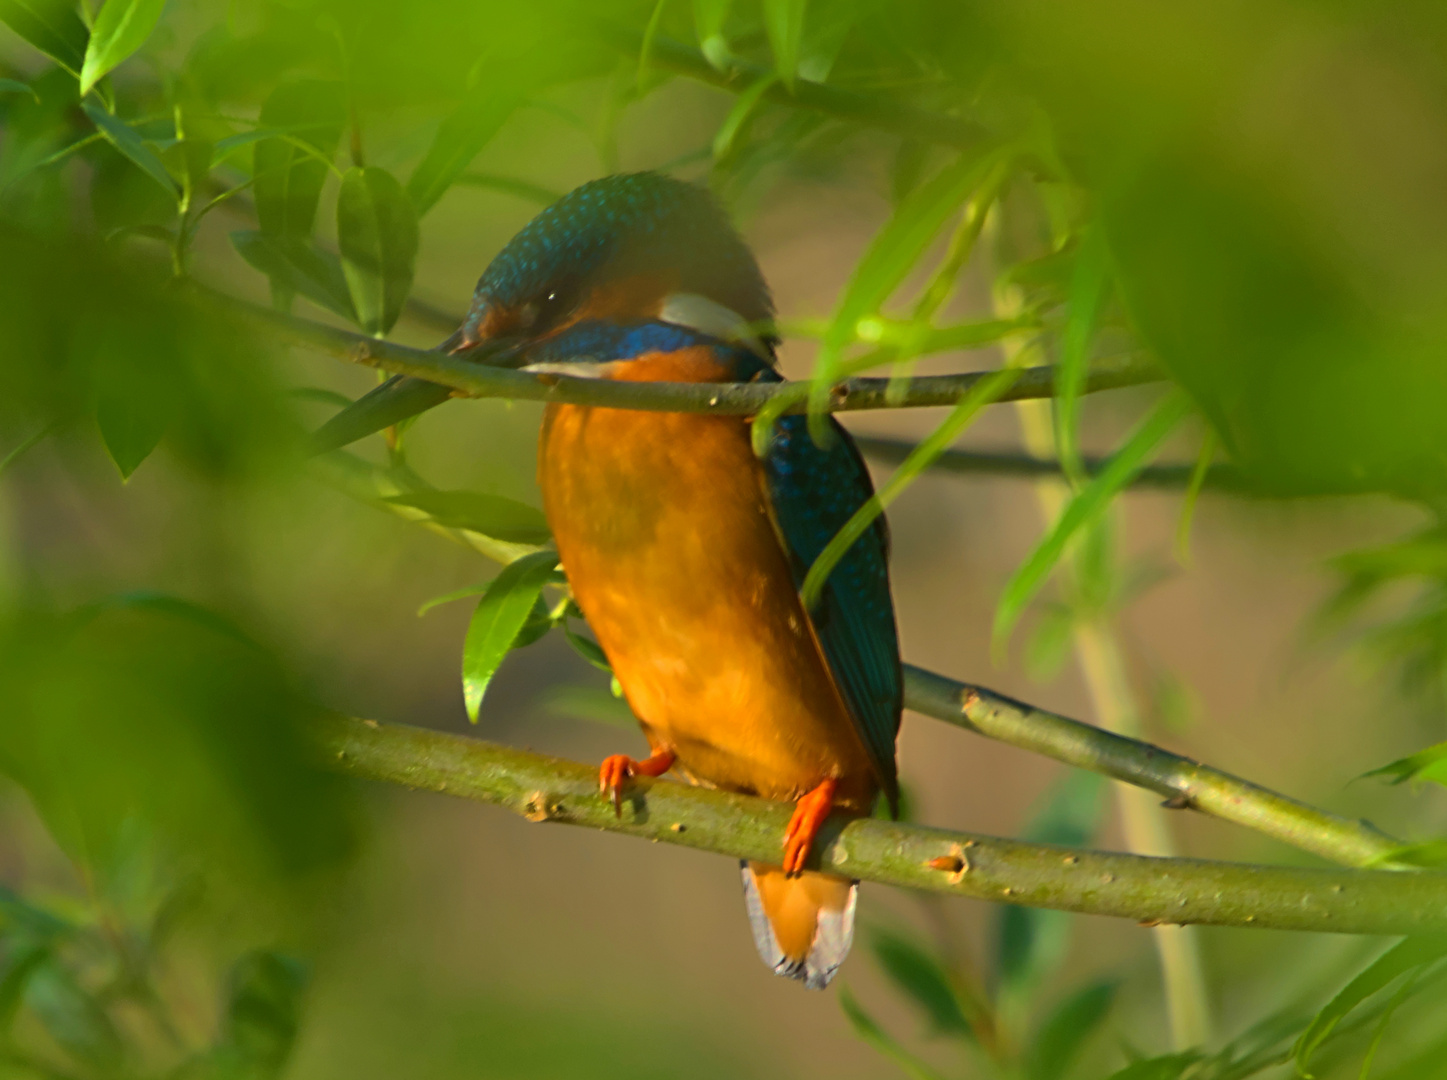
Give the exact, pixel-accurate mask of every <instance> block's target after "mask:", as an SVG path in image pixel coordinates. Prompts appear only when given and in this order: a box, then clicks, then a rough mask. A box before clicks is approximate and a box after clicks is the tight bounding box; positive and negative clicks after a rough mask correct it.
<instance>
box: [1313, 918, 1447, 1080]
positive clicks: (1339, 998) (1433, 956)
mask: <svg viewBox="0 0 1447 1080" xmlns="http://www.w3.org/2000/svg"><path fill="white" fill-rule="evenodd" d="M1444 956H1447V935H1442V934H1430V935H1421V936H1418V937H1409V938H1404V939H1403V940H1401V941H1399V942H1398V943H1397V944H1396V945H1393V946H1392V947H1391V948H1390V949H1388V950H1387V951H1386V952H1384V953H1383V954H1382V955H1381V956H1379V957H1377V958H1376V960H1374V961H1372V963H1371V964H1370V965H1368V966H1367V968H1366V969H1365V970H1364V971H1362V972H1361V973H1360V974H1359V975H1357V977H1356V978H1354V979H1352V981H1351V982H1349V983H1347V984H1346V986H1344V987H1342V988H1341V990H1339V991H1338V992H1337V994H1336V996H1335V997H1333V998H1332V999H1331V1000H1330V1001H1328V1002H1327V1003H1326V1005H1324V1006H1323V1007H1322V1009H1321V1011H1320V1012H1318V1013H1317V1014H1316V1016H1315V1017H1313V1018H1312V1021H1311V1023H1310V1024H1309V1025H1307V1028H1306V1030H1305V1031H1303V1032H1302V1033H1301V1036H1300V1038H1298V1039H1297V1040H1296V1045H1295V1046H1294V1047H1292V1050H1291V1056H1292V1060H1293V1061H1295V1062H1296V1071H1297V1073H1298V1074H1299V1075H1300V1076H1304V1077H1309V1076H1310V1075H1311V1073H1310V1072H1308V1071H1307V1066H1308V1065H1310V1063H1311V1057H1312V1055H1313V1054H1314V1053H1316V1051H1317V1050H1318V1049H1320V1048H1321V1045H1322V1044H1323V1043H1324V1042H1326V1041H1327V1040H1328V1039H1329V1038H1331V1035H1332V1032H1333V1031H1334V1030H1335V1029H1336V1027H1337V1025H1338V1024H1340V1023H1341V1021H1342V1020H1343V1019H1344V1018H1345V1017H1346V1016H1347V1014H1348V1013H1350V1012H1351V1011H1352V1010H1353V1009H1355V1008H1356V1007H1357V1006H1358V1005H1360V1004H1361V1003H1362V1002H1363V1001H1365V1000H1366V999H1367V998H1369V997H1371V996H1373V995H1374V994H1376V993H1377V992H1378V991H1380V990H1382V989H1384V988H1385V987H1387V986H1388V985H1389V984H1391V983H1392V982H1393V981H1394V980H1396V979H1398V978H1400V977H1401V976H1403V975H1405V974H1407V973H1408V972H1410V971H1415V970H1417V969H1418V968H1421V967H1423V966H1425V965H1427V964H1430V963H1433V962H1434V961H1436V960H1440V959H1441V958H1442V957H1444Z"/></svg>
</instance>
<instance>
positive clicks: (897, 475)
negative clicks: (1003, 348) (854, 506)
mask: <svg viewBox="0 0 1447 1080" xmlns="http://www.w3.org/2000/svg"><path fill="white" fill-rule="evenodd" d="M1019 377H1020V371H1019V369H1018V368H1005V369H1003V370H1001V371H997V372H995V373H994V374H992V375H991V376H990V377H989V378H988V379H983V380H981V381H980V382H978V383H976V384H975V385H974V386H972V387H971V388H970V390H969V392H968V393H966V394H965V396H964V397H962V398H961V399H960V403H959V404H958V405H956V406H955V409H954V412H952V413H950V415H949V416H948V417H947V418H946V419H945V422H944V423H943V424H941V425H940V426H939V427H937V428H935V429H934V431H932V432H930V434H929V437H928V438H926V439H925V440H924V441H923V442H921V443H920V444H919V445H918V446H916V447H915V448H914V449H913V450H911V451H910V454H909V457H907V458H905V459H904V462H903V464H901V465H900V467H899V468H898V469H896V470H895V471H894V474H893V475H892V476H891V477H890V478H889V480H888V481H886V482H885V484H884V486H883V487H881V488H880V489H879V490H878V491H877V492H875V493H874V495H873V496H871V497H870V499H869V501H868V502H866V503H865V504H864V505H863V506H861V507H860V508H859V509H858V510H856V511H855V512H854V516H853V517H851V518H850V519H849V520H848V521H846V522H845V523H844V527H843V528H842V529H840V530H839V532H838V533H836V534H835V535H834V537H833V539H831V540H830V541H829V543H827V544H826V545H824V550H823V551H821V552H820V553H819V557H818V558H817V559H815V560H814V563H813V565H812V566H810V567H809V572H808V573H807V574H805V575H804V584H803V585H802V586H801V587H800V589H799V596H800V598H801V599H802V600H803V602H804V610H805V611H813V610H814V607H815V605H816V604H817V603H818V601H819V597H820V595H821V594H822V593H823V591H824V584H825V582H827V581H828V580H829V575H830V574H831V573H833V572H834V568H835V567H836V566H838V565H839V560H840V559H842V558H844V556H845V555H846V554H847V553H848V552H849V549H850V548H851V547H853V546H854V544H855V542H856V541H857V540H858V539H859V538H860V537H861V536H863V535H864V534H865V532H866V531H867V530H868V529H869V527H870V526H871V525H872V524H874V519H875V518H877V517H878V516H879V515H880V514H882V513H884V510H885V508H886V507H887V506H889V504H890V503H892V502H893V501H894V500H895V499H896V498H898V497H899V495H900V493H901V492H902V491H904V489H905V488H907V487H908V486H909V485H910V484H912V483H913V482H914V481H915V479H916V478H917V477H918V476H919V475H920V474H921V473H923V472H924V471H925V470H927V469H928V468H929V467H930V466H931V465H932V464H934V462H935V459H937V458H938V457H939V456H940V455H941V454H943V453H944V452H945V451H946V450H947V449H948V448H949V446H950V444H951V443H953V442H954V441H955V440H956V439H957V438H959V437H960V435H961V434H962V433H963V432H964V430H965V429H966V428H967V427H969V426H970V424H971V423H972V422H973V421H974V419H975V417H976V416H977V415H979V412H980V410H981V409H983V408H984V407H985V406H986V405H989V404H990V403H991V402H994V401H997V400H998V399H999V397H1000V395H1001V394H1003V393H1004V392H1005V391H1006V390H1008V389H1009V388H1010V387H1011V386H1013V385H1014V383H1015V380H1016V379H1018V378H1019ZM774 400H775V401H777V400H779V399H778V398H775V399H774ZM760 415H761V416H762V415H763V413H762V412H761V413H760ZM755 422H756V423H757V421H755ZM754 437H755V438H757V433H756V434H755V436H754ZM756 450H757V445H756Z"/></svg>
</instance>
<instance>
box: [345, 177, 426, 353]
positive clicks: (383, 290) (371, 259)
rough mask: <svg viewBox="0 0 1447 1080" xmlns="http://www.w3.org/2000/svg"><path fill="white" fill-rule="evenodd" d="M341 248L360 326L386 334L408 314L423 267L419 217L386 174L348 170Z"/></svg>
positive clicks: (397, 184)
mask: <svg viewBox="0 0 1447 1080" xmlns="http://www.w3.org/2000/svg"><path fill="white" fill-rule="evenodd" d="M337 246H338V247H339V248H340V249H341V254H342V271H343V272H344V273H345V274H346V276H347V286H348V288H349V289H350V290H351V294H352V303H353V304H354V305H355V306H356V309H357V324H358V325H359V326H361V328H362V329H363V330H364V331H366V332H367V333H369V334H375V335H377V336H378V337H380V336H382V335H383V334H386V333H387V332H388V331H389V330H391V329H392V327H393V325H394V324H395V323H396V322H397V317H398V316H399V315H401V314H402V305H403V304H404V303H406V301H407V294H408V293H409V292H410V291H411V290H412V274H413V271H414V270H415V269H416V266H417V212H416V210H415V209H414V208H413V205H412V201H411V200H410V199H409V198H408V197H407V193H406V192H405V191H403V190H402V185H401V184H399V183H397V181H396V180H395V179H394V178H393V176H392V174H391V173H389V172H388V171H387V170H386V169H379V168H376V167H375V166H367V167H366V168H353V169H348V170H347V173H346V175H345V176H343V177H342V190H341V194H340V195H339V196H338V197H337Z"/></svg>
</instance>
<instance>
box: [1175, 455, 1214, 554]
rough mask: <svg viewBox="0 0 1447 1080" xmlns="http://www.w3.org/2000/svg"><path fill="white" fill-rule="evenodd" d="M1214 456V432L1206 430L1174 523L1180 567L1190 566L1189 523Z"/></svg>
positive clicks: (1193, 515) (1192, 518) (1194, 512)
mask: <svg viewBox="0 0 1447 1080" xmlns="http://www.w3.org/2000/svg"><path fill="white" fill-rule="evenodd" d="M1215 456H1216V432H1215V431H1214V430H1213V429H1211V428H1209V427H1208V428H1206V433H1205V434H1204V435H1202V436H1201V449H1200V450H1199V451H1197V453H1196V466H1195V468H1193V469H1192V470H1191V480H1190V483H1188V484H1187V485H1186V494H1185V497H1184V498H1182V499H1181V518H1180V521H1178V522H1177V523H1176V562H1178V563H1180V564H1181V565H1182V566H1185V567H1189V566H1190V565H1191V522H1192V520H1194V518H1195V516H1196V503H1197V502H1199V501H1200V498H1201V490H1202V488H1204V487H1205V486H1206V475H1207V474H1208V473H1209V472H1210V471H1211V460H1212V459H1213V458H1214V457H1215Z"/></svg>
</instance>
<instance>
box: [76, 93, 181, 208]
mask: <svg viewBox="0 0 1447 1080" xmlns="http://www.w3.org/2000/svg"><path fill="white" fill-rule="evenodd" d="M81 108H82V109H83V110H85V115H86V116H88V117H90V120H91V123H93V124H95V126H96V129H97V130H98V131H99V132H100V133H101V134H102V135H104V136H105V137H106V141H108V142H109V143H110V144H111V145H112V146H114V147H115V148H116V149H117V150H119V151H120V152H121V153H122V154H125V155H126V157H128V158H130V159H131V161H133V162H134V163H135V164H136V165H137V166H138V167H139V168H140V169H141V171H142V172H144V173H145V174H146V175H147V176H149V177H150V178H151V179H152V180H154V181H155V182H156V183H158V184H160V185H161V187H163V188H165V189H166V191H168V192H169V193H170V194H171V196H172V197H173V198H179V197H180V195H181V188H180V185H178V184H177V183H176V181H175V180H174V179H172V177H171V174H170V173H169V172H167V171H166V166H165V164H164V163H163V162H162V161H161V158H160V155H159V154H157V153H156V152H155V151H154V150H152V149H151V147H150V145H149V144H147V143H146V141H145V140H144V139H142V138H141V137H140V136H139V135H137V134H136V132H135V130H134V129H133V128H132V127H131V126H130V125H129V124H127V123H125V122H124V121H122V120H120V119H119V118H117V117H114V116H112V115H111V114H110V113H108V112H106V111H105V109H103V108H101V106H99V105H97V104H96V103H95V102H93V101H87V102H84V103H82V104H81Z"/></svg>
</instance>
